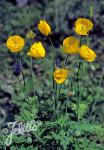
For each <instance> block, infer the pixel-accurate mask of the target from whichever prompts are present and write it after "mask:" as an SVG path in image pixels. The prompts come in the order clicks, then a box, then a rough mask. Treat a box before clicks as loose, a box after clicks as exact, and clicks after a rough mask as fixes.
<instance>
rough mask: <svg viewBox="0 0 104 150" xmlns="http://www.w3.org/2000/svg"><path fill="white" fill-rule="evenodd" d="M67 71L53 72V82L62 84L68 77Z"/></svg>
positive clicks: (58, 70)
mask: <svg viewBox="0 0 104 150" xmlns="http://www.w3.org/2000/svg"><path fill="white" fill-rule="evenodd" d="M68 72H69V71H68V70H67V69H56V70H55V72H54V80H55V81H56V83H57V84H62V83H63V82H64V81H65V80H66V78H67V77H68Z"/></svg>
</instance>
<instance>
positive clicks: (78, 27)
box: [74, 18, 93, 35]
mask: <svg viewBox="0 0 104 150" xmlns="http://www.w3.org/2000/svg"><path fill="white" fill-rule="evenodd" d="M92 28H93V23H92V22H91V20H89V19H86V18H78V19H77V21H76V22H75V28H74V30H75V32H76V33H77V34H79V35H88V32H89V31H90V30H92Z"/></svg>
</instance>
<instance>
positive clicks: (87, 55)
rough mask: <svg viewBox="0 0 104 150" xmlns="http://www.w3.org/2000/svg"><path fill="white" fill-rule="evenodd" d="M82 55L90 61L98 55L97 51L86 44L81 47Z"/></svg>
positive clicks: (80, 52)
mask: <svg viewBox="0 0 104 150" xmlns="http://www.w3.org/2000/svg"><path fill="white" fill-rule="evenodd" d="M79 54H80V56H81V57H82V58H83V59H85V60H86V61H88V62H91V61H94V60H95V58H96V57H97V55H96V53H95V52H94V51H93V50H91V49H90V48H89V47H87V46H86V45H82V46H81V47H80V49H79Z"/></svg>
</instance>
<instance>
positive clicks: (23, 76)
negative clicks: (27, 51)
mask: <svg viewBox="0 0 104 150" xmlns="http://www.w3.org/2000/svg"><path fill="white" fill-rule="evenodd" d="M18 57H19V59H20V65H21V70H22V78H23V82H24V88H25V92H26V97H27V98H28V92H27V88H26V81H25V75H24V70H23V65H22V57H21V54H20V53H18Z"/></svg>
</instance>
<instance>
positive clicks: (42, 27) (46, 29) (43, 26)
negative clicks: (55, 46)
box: [38, 20, 51, 36]
mask: <svg viewBox="0 0 104 150" xmlns="http://www.w3.org/2000/svg"><path fill="white" fill-rule="evenodd" d="M38 29H39V31H40V32H41V33H42V34H43V35H46V36H48V35H50V34H51V27H50V25H49V24H48V23H47V22H46V21H45V20H40V22H39V24H38Z"/></svg>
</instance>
